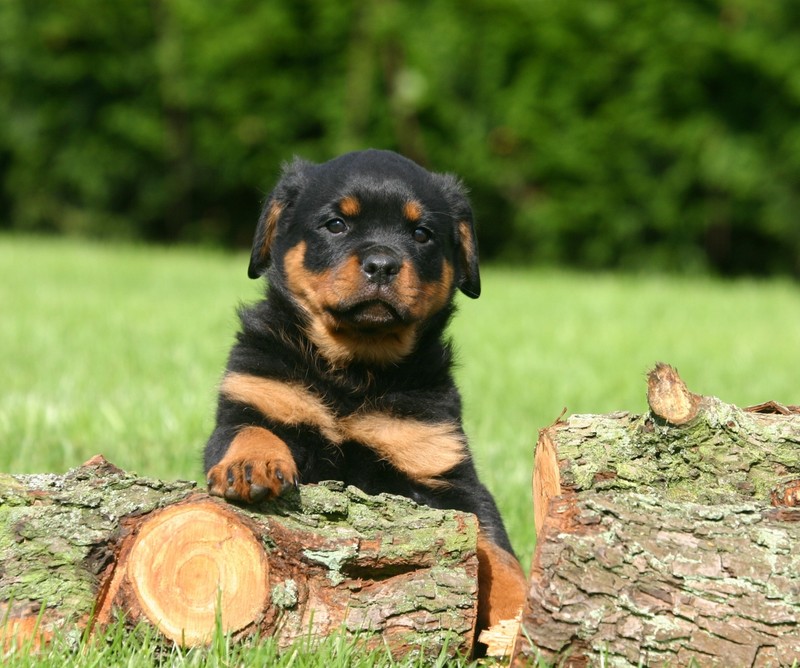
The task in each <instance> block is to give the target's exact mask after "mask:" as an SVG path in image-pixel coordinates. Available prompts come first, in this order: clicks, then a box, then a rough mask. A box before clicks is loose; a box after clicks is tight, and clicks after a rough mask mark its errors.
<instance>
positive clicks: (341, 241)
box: [205, 150, 525, 625]
mask: <svg viewBox="0 0 800 668" xmlns="http://www.w3.org/2000/svg"><path fill="white" fill-rule="evenodd" d="M249 275H250V277H251V278H257V277H259V276H261V275H265V276H266V277H267V294H266V298H265V299H264V300H263V301H261V302H259V303H257V304H256V305H255V306H252V307H250V308H247V309H244V310H243V311H242V312H241V314H240V315H241V322H242V327H241V332H240V333H239V335H238V340H237V342H236V344H235V345H234V347H233V350H232V351H231V354H230V358H229V361H228V367H227V370H226V373H225V376H224V378H223V380H222V384H221V388H220V396H219V405H218V410H217V425H216V428H215V430H214V432H213V434H212V435H211V438H210V439H209V441H208V444H207V446H206V450H205V468H206V471H207V474H208V486H209V490H210V492H211V493H212V494H215V495H218V496H223V497H225V498H227V499H229V500H232V501H239V502H245V503H249V502H257V501H260V500H262V499H265V498H268V497H272V496H276V495H279V494H282V493H283V492H284V491H286V490H287V489H289V488H290V487H291V486H293V485H297V483H298V482H303V483H314V482H319V481H320V480H341V481H344V482H345V483H347V484H351V485H355V486H357V487H359V488H361V489H362V490H364V491H365V492H367V493H371V494H375V493H379V492H391V493H394V494H402V495H404V496H407V497H410V498H412V499H414V500H415V501H417V502H419V503H423V504H427V505H429V506H433V507H436V508H453V509H458V510H464V511H468V512H471V513H474V514H475V515H477V516H478V519H479V522H480V528H481V540H480V544H479V560H480V576H481V577H480V584H479V587H480V589H481V591H480V594H479V598H480V603H479V608H480V613H479V614H480V622H479V623H480V624H481V625H485V624H487V623H490V622H491V623H493V622H494V621H496V620H497V619H502V618H508V617H513V616H514V615H515V614H516V612H517V608H518V607H519V606H520V605H521V603H522V598H523V595H524V588H525V581H524V577H523V575H522V571H521V569H520V567H519V564H518V563H517V561H516V559H515V558H514V557H513V556H512V551H511V545H510V543H509V540H508V536H507V534H506V531H505V528H504V527H503V522H502V520H501V518H500V514H499V513H498V511H497V506H496V505H495V502H494V500H493V498H492V496H491V495H490V494H489V492H488V491H487V489H486V488H485V487H484V486H483V485H482V484H481V482H480V481H479V480H478V476H477V474H476V472H475V467H474V465H473V462H472V458H471V456H470V452H469V449H468V447H467V439H466V437H465V435H464V431H463V429H462V425H461V401H460V397H459V394H458V390H457V389H456V387H455V384H454V382H453V378H452V375H451V366H452V352H451V348H450V345H449V343H448V341H446V340H445V339H444V338H443V335H444V330H445V327H446V325H447V323H448V320H449V319H450V317H451V315H452V313H453V295H454V293H455V291H456V290H461V291H462V292H463V293H465V294H467V295H469V296H470V297H477V296H478V295H479V294H480V277H479V274H478V254H477V244H476V240H475V232H474V227H473V221H472V211H471V209H470V205H469V202H468V200H467V197H466V195H465V192H464V188H463V187H462V185H461V184H460V182H459V181H458V180H457V179H456V178H454V177H452V176H449V175H442V174H432V173H430V172H428V171H426V170H424V169H422V168H421V167H419V166H418V165H416V164H415V163H413V162H411V161H410V160H407V159H405V158H403V157H401V156H399V155H397V154H395V153H391V152H387V151H374V150H370V151H363V152H357V153H350V154H347V155H344V156H341V157H339V158H336V159H335V160H331V161H330V162H327V163H325V164H322V165H315V164H311V163H308V162H305V161H302V160H295V161H294V162H292V163H291V164H289V165H288V166H287V167H285V169H284V172H283V177H282V179H281V180H280V182H279V183H278V185H277V186H276V187H275V189H274V191H273V192H272V193H271V195H270V196H269V198H268V200H267V202H266V204H265V206H264V210H263V212H262V214H261V219H260V221H259V223H258V228H257V230H256V235H255V240H254V243H253V251H252V256H251V259H250V268H249Z"/></svg>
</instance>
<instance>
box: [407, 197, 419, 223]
mask: <svg viewBox="0 0 800 668" xmlns="http://www.w3.org/2000/svg"><path fill="white" fill-rule="evenodd" d="M403 215H404V216H405V217H406V220H408V221H410V222H412V223H416V222H417V221H419V219H420V218H422V204H420V203H419V202H418V201H417V200H415V199H410V200H408V201H407V202H406V203H405V204H404V205H403Z"/></svg>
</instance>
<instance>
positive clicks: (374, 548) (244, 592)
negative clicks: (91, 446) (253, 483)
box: [0, 458, 477, 656]
mask: <svg viewBox="0 0 800 668" xmlns="http://www.w3.org/2000/svg"><path fill="white" fill-rule="evenodd" d="M476 545H477V523H476V520H475V518H474V517H473V516H472V515H467V514H464V513H458V512H454V511H439V510H434V509H431V508H427V507H423V506H418V505H416V504H414V503H413V502H411V501H409V500H408V499H405V498H402V497H396V496H390V495H380V496H376V497H370V496H367V495H365V494H363V493H361V492H360V491H359V490H357V489H355V488H352V487H348V488H345V487H344V486H343V485H341V484H340V483H324V484H321V485H314V486H303V487H301V489H300V492H299V494H297V495H295V496H293V497H290V498H285V499H281V500H278V501H276V502H272V503H267V504H263V505H262V506H260V507H259V508H258V510H257V511H254V510H249V509H243V508H239V507H234V506H231V505H228V504H225V503H224V502H222V501H220V500H218V499H214V498H211V497H209V496H208V495H206V494H204V493H200V492H198V491H197V489H195V485H194V483H189V482H171V483H170V482H163V481H157V480H149V479H144V478H139V477H137V476H135V475H132V474H129V473H126V472H124V471H121V470H119V469H117V468H115V467H113V466H112V465H110V464H109V463H108V462H106V461H105V460H103V459H102V458H95V459H94V460H92V461H90V462H87V464H86V465H84V466H83V467H81V468H78V469H75V470H73V471H70V472H69V473H67V474H66V475H63V476H60V475H34V476H31V475H13V476H12V475H7V474H0V620H1V621H4V622H5V624H2V625H0V629H2V631H0V633H2V634H3V635H2V636H0V639H2V644H3V645H4V646H5V647H8V646H9V645H11V644H14V643H19V642H23V641H26V640H32V641H33V642H34V644H36V643H39V642H41V641H46V640H47V639H48V638H49V637H50V636H51V635H52V634H53V633H54V632H56V631H58V632H60V633H64V634H67V635H69V634H82V633H85V632H87V631H91V630H92V628H91V627H92V625H98V624H99V625H103V624H106V623H108V622H109V621H111V620H113V619H115V618H116V617H117V616H118V615H124V618H125V620H126V623H127V624H130V625H134V624H136V623H137V622H140V621H143V622H145V623H149V624H152V625H153V626H155V627H157V628H158V629H159V631H160V632H161V633H162V634H163V636H164V637H165V639H169V640H172V641H175V642H178V643H181V644H186V645H195V644H202V643H206V642H208V640H209V639H210V637H211V634H212V633H213V632H214V629H215V626H216V619H217V612H218V611H219V614H220V616H221V621H222V628H223V630H224V631H225V632H229V633H232V634H233V635H234V636H236V637H245V636H261V637H263V636H274V637H275V638H276V639H277V640H278V642H279V644H280V645H281V646H287V645H289V644H291V643H292V642H293V641H294V640H295V639H297V638H299V637H301V636H302V637H309V636H311V637H322V636H325V635H328V634H330V633H331V632H333V631H336V630H338V629H340V628H344V630H345V631H346V632H347V633H351V634H354V635H356V634H357V635H358V636H359V638H360V639H362V640H363V641H364V643H365V645H366V646H367V647H370V646H388V647H389V649H390V650H391V651H392V652H393V653H394V654H396V655H398V656H400V655H403V656H405V655H407V654H409V653H412V652H424V653H425V654H431V655H438V654H439V652H440V651H441V649H442V648H443V647H446V648H447V651H449V652H451V653H453V654H455V653H456V652H464V653H468V652H469V651H470V649H471V647H472V640H473V632H474V631H473V629H474V623H475V617H476V601H477V557H476Z"/></svg>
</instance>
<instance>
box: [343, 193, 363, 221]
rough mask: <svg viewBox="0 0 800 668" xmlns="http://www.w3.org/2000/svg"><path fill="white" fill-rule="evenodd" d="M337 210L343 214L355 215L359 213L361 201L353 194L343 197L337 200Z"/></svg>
mask: <svg viewBox="0 0 800 668" xmlns="http://www.w3.org/2000/svg"><path fill="white" fill-rule="evenodd" d="M339 211H341V212H342V214H343V215H345V216H357V215H358V214H359V213H361V202H359V201H358V198H357V197H354V196H353V195H348V196H347V197H343V198H342V199H341V201H340V202H339Z"/></svg>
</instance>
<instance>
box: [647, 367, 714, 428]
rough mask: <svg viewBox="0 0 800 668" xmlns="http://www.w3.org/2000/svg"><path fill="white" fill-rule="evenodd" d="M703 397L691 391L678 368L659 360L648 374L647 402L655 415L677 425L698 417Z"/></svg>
mask: <svg viewBox="0 0 800 668" xmlns="http://www.w3.org/2000/svg"><path fill="white" fill-rule="evenodd" d="M700 400H701V397H700V396H699V395H697V394H694V393H693V392H690V391H689V388H688V387H686V383H684V382H683V379H682V378H681V377H680V376H679V375H678V371H677V369H675V368H674V367H672V366H670V365H668V364H663V363H661V362H659V363H658V364H656V366H655V368H654V369H653V370H652V371H651V372H650V373H649V374H647V403H648V405H649V406H650V410H651V411H653V413H654V414H655V415H657V416H658V417H660V418H662V419H663V420H666V421H667V422H669V423H670V424H674V425H676V426H680V425H684V424H687V423H689V422H691V421H692V420H694V418H695V417H697V413H698V411H699V409H700Z"/></svg>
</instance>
